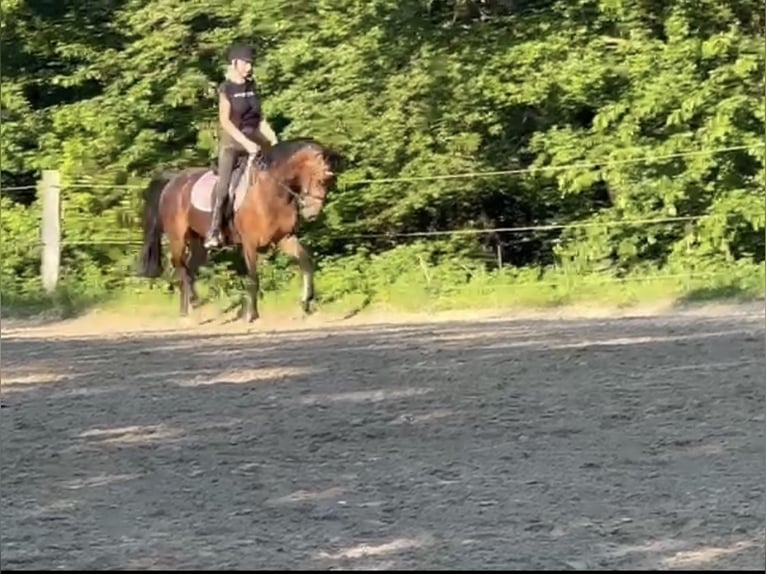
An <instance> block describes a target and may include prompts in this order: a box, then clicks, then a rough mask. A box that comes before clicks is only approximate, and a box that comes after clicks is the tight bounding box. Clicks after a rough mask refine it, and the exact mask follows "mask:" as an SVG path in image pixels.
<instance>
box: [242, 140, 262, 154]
mask: <svg viewBox="0 0 766 574" xmlns="http://www.w3.org/2000/svg"><path fill="white" fill-rule="evenodd" d="M259 149H260V148H259V147H258V146H257V145H256V144H254V143H253V142H247V146H245V150H247V153H249V154H250V155H255V154H257V153H258V150H259Z"/></svg>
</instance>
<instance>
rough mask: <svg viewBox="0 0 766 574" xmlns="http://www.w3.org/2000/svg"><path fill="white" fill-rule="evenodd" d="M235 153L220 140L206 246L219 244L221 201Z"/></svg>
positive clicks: (232, 147)
mask: <svg viewBox="0 0 766 574" xmlns="http://www.w3.org/2000/svg"><path fill="white" fill-rule="evenodd" d="M237 153H238V152H237V149H236V148H235V147H234V146H233V145H231V144H230V143H229V142H226V141H223V142H221V148H220V150H219V151H218V182H217V183H216V184H215V189H213V213H211V215H210V227H209V228H208V230H207V235H206V237H205V247H206V248H210V247H218V246H219V245H220V231H221V215H222V208H223V202H224V200H225V199H226V194H227V192H228V189H229V181H230V179H231V172H232V169H233V168H234V161H235V160H236V158H237Z"/></svg>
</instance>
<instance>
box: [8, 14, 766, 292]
mask: <svg viewBox="0 0 766 574" xmlns="http://www.w3.org/2000/svg"><path fill="white" fill-rule="evenodd" d="M295 6H296V5H295V4H294V3H291V2H287V1H285V0H266V1H264V2H261V3H259V4H258V5H257V6H256V5H253V4H252V3H251V2H245V1H244V0H235V1H229V0H226V1H225V0H94V2H90V3H89V4H88V5H87V7H86V6H85V4H83V3H82V2H75V0H62V1H61V2H58V3H54V2H44V3H43V2H35V1H33V0H2V11H1V12H2V14H1V15H0V28H1V30H2V37H1V38H0V44H1V45H0V50H2V53H3V58H2V61H0V66H1V70H0V72H1V73H2V76H3V90H2V94H1V95H0V98H1V102H0V103H1V104H2V121H1V122H0V130H1V136H2V141H1V142H0V153H2V156H3V170H2V183H3V185H5V186H8V185H19V182H21V183H22V184H23V183H28V182H29V181H31V180H30V178H32V179H33V178H34V177H35V175H36V174H39V171H40V170H41V169H45V168H57V169H59V170H61V173H62V177H63V178H64V181H65V182H77V183H80V184H82V183H83V182H85V183H87V184H88V185H90V187H87V186H84V185H80V186H78V187H74V186H69V187H65V188H64V191H63V197H64V199H63V202H64V211H63V224H62V228H63V230H64V233H65V237H64V239H65V243H66V247H65V250H64V254H63V258H64V263H65V267H64V277H63V280H62V281H63V282H64V283H65V284H66V285H69V286H70V287H69V288H70V289H74V290H75V291H76V290H77V289H80V290H81V291H82V292H83V293H86V294H87V293H91V292H95V291H96V290H98V289H117V288H119V287H121V286H123V285H125V284H126V281H127V280H128V277H129V276H130V275H131V273H132V266H133V263H134V258H135V256H136V254H137V246H136V245H130V246H127V247H126V246H125V245H120V244H119V243H120V242H125V241H136V240H137V239H140V235H141V228H142V225H141V219H140V215H141V213H142V205H141V189H140V186H142V185H145V184H146V182H147V181H148V179H149V177H150V176H151V174H152V173H153V172H154V171H155V170H156V169H158V168H160V167H172V166H182V165H190V164H201V163H207V162H208V161H209V160H210V158H211V157H212V156H213V155H214V154H215V143H216V142H215V129H214V126H215V115H216V106H215V99H214V98H213V97H212V94H211V90H210V87H211V84H216V83H218V82H219V81H220V80H221V71H222V68H223V64H224V62H223V55H224V53H225V49H226V47H227V46H228V44H229V43H230V42H232V41H233V40H235V39H240V40H246V41H248V42H251V43H252V44H253V45H255V46H256V49H257V52H258V54H259V56H258V61H257V63H256V70H255V76H256V79H257V81H258V83H259V85H260V86H261V91H262V93H263V96H264V105H265V110H266V114H267V116H268V118H269V119H270V121H271V122H272V124H273V125H274V126H275V127H276V128H277V131H278V132H279V135H280V136H281V137H283V138H284V137H291V136H298V135H311V136H314V137H317V138H319V139H321V140H324V141H326V142H328V143H330V144H332V145H333V146H335V147H337V148H338V149H339V150H340V151H341V152H342V153H343V155H344V156H345V158H346V166H345V169H344V171H343V173H342V175H341V177H340V181H339V186H338V189H337V190H334V191H333V192H332V194H331V196H330V197H331V199H330V203H329V205H328V207H327V208H326V211H325V214H324V217H323V219H322V220H321V221H320V222H318V223H317V224H313V225H311V226H309V227H308V228H307V230H306V232H305V236H306V240H307V242H308V243H309V244H310V245H311V246H312V248H313V250H314V252H315V254H316V258H317V260H318V263H319V265H320V268H321V271H320V273H319V274H318V277H317V279H318V281H320V282H321V285H322V293H323V294H322V297H324V298H325V300H326V301H327V302H331V301H337V300H340V299H342V298H344V297H348V296H350V295H351V294H354V296H357V297H358V298H359V299H360V301H371V300H381V298H386V297H392V296H393V295H391V294H392V293H396V292H401V293H406V292H407V289H408V288H409V287H411V286H412V285H420V286H421V287H422V292H423V293H424V294H426V295H428V296H430V297H435V298H436V299H439V298H443V297H447V296H448V295H449V293H452V291H451V290H455V289H457V290H459V289H462V288H463V287H461V286H464V285H465V284H466V283H465V282H466V281H468V283H469V284H471V285H485V286H486V289H493V288H495V287H497V285H498V284H497V283H493V282H492V281H499V279H493V280H491V281H490V280H488V279H486V280H485V279H479V278H481V277H489V276H492V277H495V276H494V275H492V274H493V273H495V274H498V273H499V275H497V276H498V277H502V278H503V279H502V281H511V280H513V281H520V280H521V279H519V277H521V276H524V277H526V278H532V279H534V280H537V279H539V276H540V275H541V274H546V273H548V274H549V273H554V274H556V273H559V274H563V275H561V276H562V277H571V276H578V275H580V276H583V275H588V276H600V275H601V274H604V273H606V274H608V275H609V276H612V277H627V276H630V275H631V274H635V273H649V272H650V271H657V270H661V271H663V272H670V273H681V272H683V273H685V272H688V271H690V270H700V271H705V270H710V269H728V268H731V267H732V266H735V265H746V266H747V265H761V266H762V265H763V262H764V235H765V233H766V229H765V227H766V226H765V222H764V218H765V215H764V204H765V200H766V198H765V197H764V189H765V188H766V180H764V158H765V153H766V149H764V146H763V141H764V140H763V134H764V131H765V130H764V119H765V118H764V113H765V109H764V105H763V98H764V88H763V83H764V77H765V76H766V56H765V54H764V44H763V40H762V39H763V35H764V27H765V26H766V21H764V11H763V9H762V6H761V3H759V2H756V1H755V0H736V1H734V2H728V3H720V2H715V1H713V0H701V1H700V2H688V1H686V0H671V1H669V2H659V1H655V0H580V1H574V2H573V1H564V0H540V1H537V2H507V1H503V0H491V1H481V2H479V1H475V0H446V1H437V0H428V1H423V0H403V1H399V2H393V1H391V0H372V1H370V2H366V3H359V2H349V1H347V0H341V1H339V2H330V1H329V0H320V1H318V2H314V3H313V4H311V5H309V4H306V5H305V6H301V9H300V12H299V13H296V12H295V10H296V8H295ZM296 14H298V15H296ZM718 148H738V149H728V151H722V152H718V153H711V151H710V150H713V149H718ZM690 150H700V153H698V154H696V155H686V156H684V155H683V154H684V153H685V152H688V151H690ZM637 158H644V159H637ZM525 168H530V169H531V171H529V172H527V173H524V174H521V173H519V174H511V175H496V176H491V177H478V176H477V177H465V178H445V179H428V178H429V177H430V176H433V175H445V174H455V173H469V172H487V171H498V170H509V169H511V170H516V169H525ZM386 179H394V180H397V181H390V182H386V181H378V182H377V183H370V180H386ZM110 186H112V187H110ZM114 186H123V187H114ZM10 197H11V196H10V195H9V194H5V193H4V196H3V204H2V207H3V210H2V214H1V215H2V233H3V235H2V256H3V260H2V263H1V264H0V270H1V271H2V281H3V287H2V289H3V297H4V298H6V300H7V299H8V297H10V296H11V295H13V296H16V295H21V294H23V293H25V292H29V293H32V292H39V285H38V282H39V279H38V275H39V273H38V269H39V247H35V245H37V242H38V240H39V226H38V219H39V205H37V203H33V204H32V205H31V206H30V207H22V206H20V205H16V204H13V203H12V202H11V201H10ZM667 217H698V218H699V221H698V222H696V223H692V222H689V221H685V220H681V221H677V222H670V223H653V224H646V223H643V224H642V223H635V224H631V223H622V224H619V225H608V226H607V225H597V224H600V223H603V224H606V223H607V222H613V221H622V222H629V221H633V220H644V219H656V218H667ZM571 223H576V224H587V226H584V227H573V228H566V229H563V230H554V231H551V232H547V231H546V232H544V233H538V234H526V235H524V234H513V235H505V236H502V237H501V238H500V239H501V240H502V241H503V243H504V245H505V247H504V251H503V253H502V258H503V261H504V263H505V265H506V266H507V267H506V268H505V269H503V270H502V271H496V270H494V268H493V262H494V261H495V258H496V256H495V254H494V253H493V252H492V250H493V249H494V243H493V241H494V239H492V240H491V239H489V238H487V237H485V236H482V235H474V236H456V237H453V238H451V239H443V238H441V237H440V238H439V241H433V240H432V239H428V240H423V241H418V242H410V241H409V240H402V241H400V242H399V245H398V246H394V244H393V243H392V242H391V241H389V240H379V239H360V238H355V239H349V238H348V236H349V235H354V234H383V235H388V234H395V233H402V232H406V233H409V232H422V231H432V230H437V229H438V230H444V229H455V228H481V227H486V228H489V227H515V226H524V227H526V226H533V225H538V224H571ZM225 262H229V263H231V261H230V260H226V258H223V259H222V263H225ZM219 267H220V271H219V272H218V273H217V275H215V276H209V277H208V278H207V279H208V280H209V281H211V282H212V283H211V285H213V286H214V290H218V291H224V290H227V289H231V288H233V287H235V286H238V285H237V280H236V279H235V278H234V275H233V270H232V268H230V267H227V266H225V265H221V266H219ZM264 277H265V279H264V280H263V285H264V288H265V289H267V290H269V291H278V290H280V289H283V288H285V287H286V285H288V284H290V282H291V281H295V279H296V275H295V270H294V268H292V267H291V264H290V263H288V262H287V261H285V260H282V259H280V258H276V259H274V260H272V261H271V262H270V263H269V264H268V265H267V267H266V268H265V271H264ZM467 277H468V278H470V279H466V278H467ZM557 277H558V275H557ZM477 281H478V283H477ZM482 281H484V283H482ZM77 286H79V287H77ZM490 286H492V287H490ZM418 289H420V287H418ZM482 289H484V287H482ZM218 291H217V292H218ZM77 292H78V293H79V292H80V291H77ZM453 295H454V293H453ZM415 299H417V298H416V297H413V300H415Z"/></svg>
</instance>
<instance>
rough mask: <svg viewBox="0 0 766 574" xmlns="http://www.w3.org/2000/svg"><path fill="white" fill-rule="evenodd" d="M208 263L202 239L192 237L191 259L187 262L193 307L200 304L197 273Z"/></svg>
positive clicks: (190, 241)
mask: <svg viewBox="0 0 766 574" xmlns="http://www.w3.org/2000/svg"><path fill="white" fill-rule="evenodd" d="M206 262H207V249H205V246H204V244H203V241H202V238H201V237H199V236H198V235H192V236H191V237H190V238H189V259H188V260H187V270H188V273H189V287H190V289H191V295H190V299H189V300H190V302H191V303H192V306H194V305H196V304H198V303H199V300H200V299H199V295H198V294H197V288H196V286H195V285H196V283H197V272H198V271H199V268H200V267H202V266H203V265H204V264H205V263H206Z"/></svg>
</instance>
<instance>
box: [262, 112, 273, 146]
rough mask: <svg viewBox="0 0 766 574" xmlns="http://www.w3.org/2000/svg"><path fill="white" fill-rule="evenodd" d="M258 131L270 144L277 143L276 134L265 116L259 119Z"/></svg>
mask: <svg viewBox="0 0 766 574" xmlns="http://www.w3.org/2000/svg"><path fill="white" fill-rule="evenodd" d="M258 131H260V132H261V133H262V134H263V136H264V137H265V138H266V139H267V140H269V143H271V145H276V143H277V134H276V133H275V132H274V130H273V129H272V128H271V126H270V125H269V122H267V121H266V118H262V119H261V123H260V125H259V126H258Z"/></svg>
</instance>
